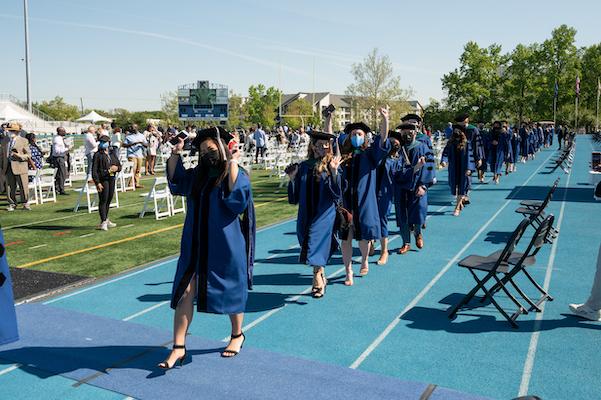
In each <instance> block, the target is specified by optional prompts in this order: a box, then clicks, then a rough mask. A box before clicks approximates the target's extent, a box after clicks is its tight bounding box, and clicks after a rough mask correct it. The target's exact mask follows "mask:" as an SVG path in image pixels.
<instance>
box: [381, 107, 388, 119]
mask: <svg viewBox="0 0 601 400" xmlns="http://www.w3.org/2000/svg"><path fill="white" fill-rule="evenodd" d="M380 115H381V116H382V117H383V118H385V119H388V118H389V116H390V111H389V109H388V107H380Z"/></svg>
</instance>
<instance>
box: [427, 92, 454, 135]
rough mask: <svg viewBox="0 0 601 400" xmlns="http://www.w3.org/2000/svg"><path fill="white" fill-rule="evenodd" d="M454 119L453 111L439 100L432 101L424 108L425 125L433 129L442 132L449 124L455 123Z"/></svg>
mask: <svg viewBox="0 0 601 400" xmlns="http://www.w3.org/2000/svg"><path fill="white" fill-rule="evenodd" d="M454 118H455V115H454V114H453V111H452V110H451V109H449V108H448V107H445V106H444V105H443V104H441V103H440V102H439V101H437V100H434V99H430V102H429V104H428V105H427V106H426V107H425V108H424V125H426V126H431V127H432V129H439V130H441V131H442V130H444V129H445V128H446V127H447V124H448V123H449V122H453V119H454Z"/></svg>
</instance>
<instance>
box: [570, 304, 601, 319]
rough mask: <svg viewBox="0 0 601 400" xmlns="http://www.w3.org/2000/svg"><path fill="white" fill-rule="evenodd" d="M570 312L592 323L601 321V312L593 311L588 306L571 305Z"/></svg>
mask: <svg viewBox="0 0 601 400" xmlns="http://www.w3.org/2000/svg"><path fill="white" fill-rule="evenodd" d="M570 311H572V313H574V315H577V316H579V317H582V318H586V319H588V320H590V321H601V310H593V309H592V308H590V307H589V306H587V305H586V304H570Z"/></svg>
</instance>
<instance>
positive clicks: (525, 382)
mask: <svg viewBox="0 0 601 400" xmlns="http://www.w3.org/2000/svg"><path fill="white" fill-rule="evenodd" d="M571 178H572V170H570V173H569V174H568V180H567V181H566V185H565V189H566V190H564V192H563V199H562V200H561V209H560V211H559V218H558V222H557V230H560V229H561V223H562V222H563V213H564V210H565V206H566V196H567V194H568V191H567V188H568V187H569V185H570V179H571ZM558 242H559V236H557V238H556V239H555V241H554V242H553V245H552V246H551V255H549V262H548V263H547V272H546V274H545V282H544V284H543V288H544V289H545V291H546V292H548V291H549V285H550V284H551V274H552V273H553V265H554V264H555V254H556V253H557V243H558ZM546 304H547V302H546V301H545V302H543V304H542V305H541V306H540V309H541V311H540V312H539V313H536V318H535V320H534V332H532V336H531V337H530V345H529V346H528V353H527V355H526V361H525V362H524V369H523V372H522V381H521V383H520V391H519V393H520V394H519V395H518V396H525V395H526V394H527V392H528V387H529V386H530V378H531V377H532V369H533V368H534V359H535V357H536V348H537V347H538V338H539V336H540V326H541V324H542V321H541V320H542V319H543V316H544V314H545V305H546Z"/></svg>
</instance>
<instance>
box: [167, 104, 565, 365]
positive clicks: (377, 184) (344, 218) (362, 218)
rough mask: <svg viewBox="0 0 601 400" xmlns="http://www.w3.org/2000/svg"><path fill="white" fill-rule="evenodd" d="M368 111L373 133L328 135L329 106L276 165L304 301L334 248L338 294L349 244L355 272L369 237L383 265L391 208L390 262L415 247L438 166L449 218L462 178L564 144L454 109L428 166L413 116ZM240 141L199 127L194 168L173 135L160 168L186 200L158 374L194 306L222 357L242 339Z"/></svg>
mask: <svg viewBox="0 0 601 400" xmlns="http://www.w3.org/2000/svg"><path fill="white" fill-rule="evenodd" d="M379 113H380V118H381V122H380V126H379V129H378V131H375V130H372V128H371V127H369V126H368V125H367V124H365V123H363V122H357V123H351V124H348V125H347V126H346V127H345V128H344V131H343V132H340V133H339V134H335V133H334V131H333V129H332V115H331V111H330V112H326V113H325V114H324V117H325V121H326V123H325V129H324V130H315V129H313V130H311V131H309V132H306V133H305V132H303V135H308V142H309V143H308V152H307V157H306V160H304V161H302V162H300V163H294V164H291V165H289V166H288V167H287V168H286V173H287V174H288V177H289V183H288V200H289V203H290V204H295V205H298V216H297V220H296V225H297V228H296V234H297V238H298V242H299V246H300V256H299V264H304V265H307V266H309V267H311V268H312V270H313V283H312V290H311V294H312V297H314V298H316V299H319V298H322V297H323V296H325V294H326V288H327V285H328V281H327V278H326V273H325V268H326V267H327V264H328V262H329V260H330V259H331V257H332V255H333V254H335V253H336V252H338V251H340V252H341V253H342V260H343V264H344V267H345V280H344V284H345V285H346V286H349V287H350V286H353V285H354V284H355V282H354V270H353V245H354V243H356V244H357V245H358V247H359V250H360V253H361V259H360V261H359V274H360V275H361V276H365V275H367V274H368V273H369V268H370V266H369V259H368V257H369V256H370V255H373V254H374V253H375V247H376V244H377V243H378V242H379V244H380V250H379V252H380V254H379V259H378V261H377V264H379V265H383V264H386V263H387V262H388V258H389V257H391V255H390V253H391V252H390V251H389V247H388V236H389V229H393V227H392V226H389V224H390V222H389V219H388V217H389V216H390V215H391V213H392V211H393V210H394V215H395V222H396V226H397V228H398V230H399V231H400V236H401V237H402V240H403V244H402V246H401V247H400V248H399V249H398V250H397V251H396V252H394V253H396V254H397V255H393V256H402V255H403V254H406V253H407V252H408V251H409V250H410V249H411V248H412V246H413V245H415V247H416V248H417V249H419V250H423V249H424V248H425V247H426V240H425V237H424V228H425V227H426V217H427V213H428V190H429V189H430V188H431V187H432V185H434V184H436V174H437V169H438V166H440V167H444V166H446V167H447V170H448V184H449V189H450V192H451V194H452V195H453V196H455V197H456V203H455V209H454V211H453V215H455V216H459V215H460V214H461V211H462V209H463V208H464V207H465V206H466V205H468V204H469V203H470V199H469V192H470V189H471V188H472V178H477V179H479V180H480V181H483V180H484V174H485V173H486V172H487V171H490V173H492V175H493V182H495V183H497V184H498V183H499V180H500V179H501V177H502V176H503V175H505V174H509V173H513V172H515V171H517V167H516V165H517V164H518V163H520V162H522V163H524V162H527V161H528V160H529V159H533V158H534V157H535V156H536V153H537V152H538V151H540V149H542V148H544V147H549V146H551V145H552V144H553V136H557V139H556V140H557V141H558V142H559V146H560V147H561V145H562V142H563V141H564V140H567V139H568V138H569V137H570V136H569V135H563V131H562V130H561V129H560V130H558V132H557V133H556V132H555V130H554V127H553V126H552V125H550V124H544V125H543V124H534V125H531V124H523V125H522V126H521V127H513V128H512V127H510V126H509V125H508V124H507V123H506V122H504V121H495V122H494V123H493V124H492V127H491V129H490V130H485V129H484V127H483V126H480V128H479V127H476V126H474V125H472V124H470V120H469V115H467V114H462V115H458V116H457V118H456V119H455V123H454V124H453V123H449V127H448V129H447V130H446V131H445V133H444V135H445V136H446V145H445V146H444V150H443V151H442V156H441V158H440V159H439V160H438V159H436V158H437V157H436V156H435V154H434V151H433V145H432V140H431V138H430V136H429V135H428V134H425V133H423V132H424V130H425V129H424V128H423V126H422V119H421V117H420V116H418V115H416V114H408V115H406V116H404V117H403V118H402V119H401V123H400V124H399V125H397V126H395V127H394V128H393V129H391V126H390V121H389V111H388V109H387V108H381V109H380V110H379ZM278 132H279V131H278ZM262 134H264V132H263V133H262V129H261V127H260V126H258V127H256V128H255V129H254V130H253V132H252V135H253V137H254V140H253V141H254V142H255V143H256V147H257V148H259V150H257V152H261V150H260V147H262V144H263V143H264V142H263V141H262V140H261V138H260V137H257V135H262ZM562 135H563V136H565V137H563V136H562ZM240 136H241V135H240V134H239V133H238V132H232V133H230V132H228V131H226V130H225V129H223V128H222V127H211V128H206V129H202V130H199V131H198V132H197V134H196V136H195V138H194V139H193V141H192V142H191V145H192V147H193V148H195V149H197V151H198V159H199V162H198V166H197V167H194V168H188V169H186V168H185V167H184V164H183V162H182V159H181V157H180V154H181V152H182V151H183V149H184V147H185V145H186V142H185V141H184V140H183V139H179V143H178V144H176V145H175V146H174V147H173V149H172V154H171V156H170V158H169V159H168V161H167V170H166V174H167V179H168V182H169V185H170V189H171V191H172V193H173V194H175V195H181V196H186V198H187V201H188V212H187V214H186V219H185V223H184V228H183V234H182V241H181V253H180V257H179V260H178V265H177V271H176V274H175V279H174V283H173V287H172V298H171V307H172V308H173V309H175V315H174V345H173V349H172V352H171V353H170V355H169V357H168V358H167V359H166V360H165V361H164V362H162V363H160V364H159V367H160V368H164V369H170V368H172V367H173V366H175V365H176V364H180V365H181V364H183V363H184V362H185V361H186V359H187V354H186V348H185V339H186V333H187V330H188V327H189V325H190V323H191V321H192V318H193V313H194V299H196V301H197V303H196V309H197V311H199V312H206V313H214V314H227V315H228V316H229V318H230V322H231V328H232V329H231V338H230V342H229V344H228V345H227V347H226V349H225V350H224V351H223V353H222V356H223V357H233V356H236V355H238V354H239V352H240V350H241V349H242V346H243V344H244V341H245V336H244V333H243V332H242V326H243V317H244V311H245V308H246V302H247V299H248V290H249V289H252V275H253V263H254V251H255V232H256V229H255V216H254V206H253V198H252V191H251V181H250V177H249V174H248V173H247V172H246V171H245V170H244V169H243V168H242V167H240V166H239V160H240V157H241V155H240V151H239V147H238V146H231V144H232V142H239V141H240V140H243V139H241V138H240ZM249 136H250V135H249ZM441 136H442V135H441ZM241 215H242V217H240V216H241Z"/></svg>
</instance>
